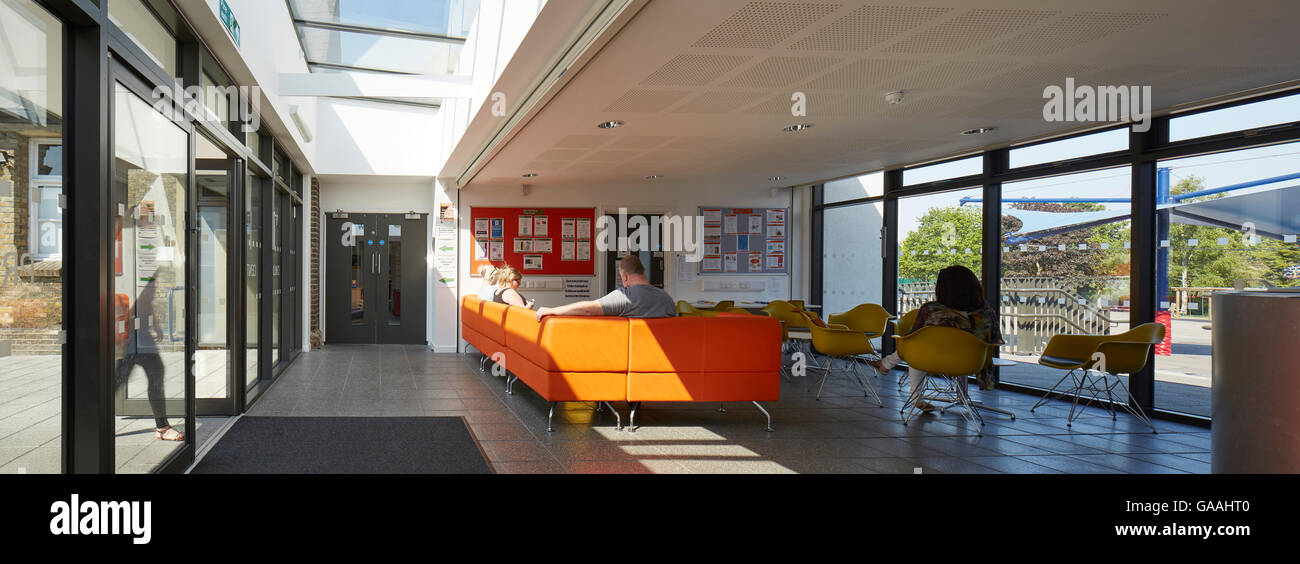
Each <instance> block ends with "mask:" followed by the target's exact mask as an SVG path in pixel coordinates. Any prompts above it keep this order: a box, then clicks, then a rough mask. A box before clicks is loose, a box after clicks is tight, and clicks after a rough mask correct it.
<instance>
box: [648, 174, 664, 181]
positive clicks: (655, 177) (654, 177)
mask: <svg viewBox="0 0 1300 564" xmlns="http://www.w3.org/2000/svg"><path fill="white" fill-rule="evenodd" d="M660 178H663V175H660V174H651V175H650V176H647V177H645V179H646V180H659V179H660Z"/></svg>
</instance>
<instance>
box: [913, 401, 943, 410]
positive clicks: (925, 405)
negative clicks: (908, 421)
mask: <svg viewBox="0 0 1300 564" xmlns="http://www.w3.org/2000/svg"><path fill="white" fill-rule="evenodd" d="M916 408H917V409H919V410H921V412H922V413H930V412H931V411H936V410H938V409H939V408H937V407H935V406H934V404H932V403H930V402H928V401H918V402H916Z"/></svg>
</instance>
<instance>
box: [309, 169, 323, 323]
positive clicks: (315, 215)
mask: <svg viewBox="0 0 1300 564" xmlns="http://www.w3.org/2000/svg"><path fill="white" fill-rule="evenodd" d="M310 213H311V336H312V339H311V343H312V347H318V346H319V343H320V342H321V339H320V337H321V328H320V181H319V180H317V179H316V177H314V176H313V177H312V179H311V212H310Z"/></svg>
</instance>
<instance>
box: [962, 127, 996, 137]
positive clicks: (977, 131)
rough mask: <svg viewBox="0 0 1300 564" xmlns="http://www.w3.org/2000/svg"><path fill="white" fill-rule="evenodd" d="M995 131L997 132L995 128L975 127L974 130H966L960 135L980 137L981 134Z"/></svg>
mask: <svg viewBox="0 0 1300 564" xmlns="http://www.w3.org/2000/svg"><path fill="white" fill-rule="evenodd" d="M996 130H997V126H989V127H976V128H975V129H967V130H966V131H963V132H961V134H962V135H980V134H983V133H988V132H990V131H996Z"/></svg>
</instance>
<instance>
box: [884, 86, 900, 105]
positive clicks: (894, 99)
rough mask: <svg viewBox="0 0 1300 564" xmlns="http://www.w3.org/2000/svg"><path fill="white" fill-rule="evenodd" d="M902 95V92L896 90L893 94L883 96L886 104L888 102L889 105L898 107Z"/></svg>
mask: <svg viewBox="0 0 1300 564" xmlns="http://www.w3.org/2000/svg"><path fill="white" fill-rule="evenodd" d="M903 95H904V92H903V91H902V90H896V91H894V92H890V93H888V94H885V101H886V102H889V103H890V105H894V106H896V105H898V104H902V103H903Z"/></svg>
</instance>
